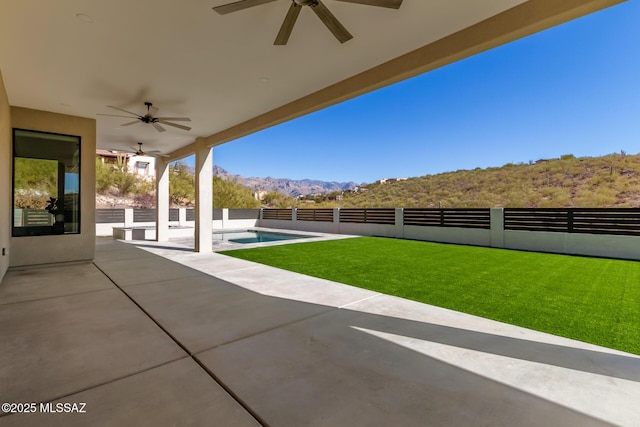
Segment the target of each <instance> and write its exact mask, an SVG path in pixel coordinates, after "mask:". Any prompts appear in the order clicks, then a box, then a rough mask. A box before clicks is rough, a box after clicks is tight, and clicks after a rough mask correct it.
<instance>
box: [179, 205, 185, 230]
mask: <svg viewBox="0 0 640 427" xmlns="http://www.w3.org/2000/svg"><path fill="white" fill-rule="evenodd" d="M186 223H187V208H178V224H179V225H180V226H181V227H184V225H185V224H186Z"/></svg>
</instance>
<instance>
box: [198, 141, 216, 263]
mask: <svg viewBox="0 0 640 427" xmlns="http://www.w3.org/2000/svg"><path fill="white" fill-rule="evenodd" d="M205 142H206V140H205V139H204V138H198V139H196V165H195V166H196V212H195V213H196V230H195V248H194V250H195V251H196V252H211V251H212V250H213V244H212V238H213V237H212V235H211V232H212V231H213V225H212V223H213V149H212V148H211V147H207V146H206V145H205Z"/></svg>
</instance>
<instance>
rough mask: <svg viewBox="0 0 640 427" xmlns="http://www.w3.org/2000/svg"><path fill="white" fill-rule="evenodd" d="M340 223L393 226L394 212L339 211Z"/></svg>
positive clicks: (381, 209) (386, 210) (375, 210)
mask: <svg viewBox="0 0 640 427" xmlns="http://www.w3.org/2000/svg"><path fill="white" fill-rule="evenodd" d="M340 222H350V223H357V224H395V223H396V210H395V209H393V208H390V209H388V208H374V209H369V208H364V209H340Z"/></svg>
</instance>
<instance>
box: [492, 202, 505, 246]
mask: <svg viewBox="0 0 640 427" xmlns="http://www.w3.org/2000/svg"><path fill="white" fill-rule="evenodd" d="M490 215H491V247H492V248H504V209H503V208H491V213H490Z"/></svg>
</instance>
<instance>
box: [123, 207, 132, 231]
mask: <svg viewBox="0 0 640 427" xmlns="http://www.w3.org/2000/svg"><path fill="white" fill-rule="evenodd" d="M124 226H125V227H133V209H132V208H126V209H125V210H124Z"/></svg>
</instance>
